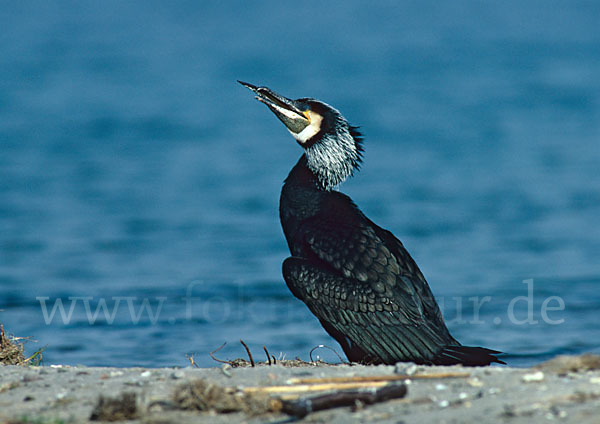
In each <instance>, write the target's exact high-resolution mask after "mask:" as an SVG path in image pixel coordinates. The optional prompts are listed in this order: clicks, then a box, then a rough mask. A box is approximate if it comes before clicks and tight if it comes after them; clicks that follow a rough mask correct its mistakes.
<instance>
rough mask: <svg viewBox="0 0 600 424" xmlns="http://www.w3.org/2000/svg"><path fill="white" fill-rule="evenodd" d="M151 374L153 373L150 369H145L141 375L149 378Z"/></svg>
mask: <svg viewBox="0 0 600 424" xmlns="http://www.w3.org/2000/svg"><path fill="white" fill-rule="evenodd" d="M151 375H152V373H151V372H150V371H144V372H143V373H141V374H140V377H143V378H148V377H150V376H151Z"/></svg>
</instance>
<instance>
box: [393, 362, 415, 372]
mask: <svg viewBox="0 0 600 424" xmlns="http://www.w3.org/2000/svg"><path fill="white" fill-rule="evenodd" d="M416 372H417V366H416V365H415V364H406V363H403V362H398V363H397V364H396V366H395V367H394V373H395V374H406V375H413V374H414V373H416Z"/></svg>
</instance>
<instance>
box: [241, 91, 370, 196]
mask: <svg viewBox="0 0 600 424" xmlns="http://www.w3.org/2000/svg"><path fill="white" fill-rule="evenodd" d="M239 83H240V84H242V85H243V86H244V87H246V88H248V89H250V90H251V91H253V92H254V93H255V94H256V99H257V100H258V101H260V102H262V103H264V104H265V105H267V106H268V107H269V109H271V111H272V112H273V113H274V114H275V116H277V118H279V120H280V121H281V122H283V124H284V125H285V126H286V128H287V129H288V131H289V132H290V133H291V134H292V136H293V137H294V138H295V139H296V141H297V142H298V144H300V146H302V148H304V151H305V156H306V161H307V164H308V167H309V168H310V170H311V171H312V172H313V173H314V174H315V176H316V177H317V179H318V181H319V183H320V184H321V186H322V187H323V188H324V189H326V190H331V189H332V188H334V187H335V186H337V185H338V184H340V183H341V182H343V181H344V180H345V179H346V178H348V177H350V176H351V175H352V174H353V173H354V170H355V169H358V168H359V166H360V162H361V156H362V152H363V148H362V137H361V134H360V133H359V132H358V130H357V128H356V127H353V126H351V125H350V124H348V121H346V118H344V117H343V116H342V115H341V114H340V112H339V111H338V110H337V109H335V108H334V107H332V106H329V105H328V104H326V103H323V102H321V101H319V100H315V99H311V98H307V97H306V98H301V99H297V100H291V99H288V98H286V97H283V96H281V95H279V94H277V93H275V92H274V91H272V90H270V89H269V88H267V87H257V86H254V85H252V84H248V83H246V82H242V81H239Z"/></svg>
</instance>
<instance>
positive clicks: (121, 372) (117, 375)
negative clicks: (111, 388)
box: [109, 371, 123, 377]
mask: <svg viewBox="0 0 600 424" xmlns="http://www.w3.org/2000/svg"><path fill="white" fill-rule="evenodd" d="M109 375H110V376H111V377H119V376H121V375H123V371H111V372H110V374H109Z"/></svg>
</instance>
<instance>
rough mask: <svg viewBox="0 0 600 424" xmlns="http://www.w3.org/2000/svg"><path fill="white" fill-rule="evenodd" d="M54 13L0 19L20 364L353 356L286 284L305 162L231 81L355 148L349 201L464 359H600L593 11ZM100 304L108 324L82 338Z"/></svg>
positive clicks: (6, 312)
mask: <svg viewBox="0 0 600 424" xmlns="http://www.w3.org/2000/svg"><path fill="white" fill-rule="evenodd" d="M59 3H60V4H59V5H57V4H55V3H54V2H42V1H40V2H12V3H10V4H5V5H4V6H3V7H2V8H1V10H0V28H1V31H0V76H1V78H0V322H1V323H3V324H4V326H5V328H6V329H7V330H8V331H10V332H12V333H14V334H16V335H18V336H31V337H32V339H33V340H32V341H30V342H29V343H28V344H27V348H26V349H27V351H28V352H29V353H31V352H33V351H34V350H36V349H38V348H40V347H44V346H45V347H46V349H45V352H44V358H45V362H46V363H64V364H86V365H115V366H130V365H145V366H171V365H182V366H183V365H186V364H188V362H187V359H186V355H194V357H195V361H196V362H197V363H198V364H200V365H202V366H211V365H215V364H216V363H215V362H214V361H213V360H212V359H210V357H209V356H208V352H209V351H212V350H214V349H217V348H218V347H219V346H220V345H221V344H222V343H224V342H227V345H226V346H225V347H224V348H223V349H222V350H221V351H219V352H218V353H217V354H216V355H217V357H220V358H221V359H227V358H229V359H232V358H235V357H242V356H245V353H244V351H243V349H242V347H241V345H240V344H239V339H244V340H245V341H246V343H247V344H248V345H249V346H250V348H251V349H252V351H253V352H254V355H255V357H257V358H258V359H261V360H262V359H264V358H263V353H262V347H263V346H267V348H268V349H269V351H270V352H271V353H272V354H274V355H275V356H280V355H281V354H283V355H285V357H287V358H294V357H296V356H299V357H300V358H302V359H305V360H306V359H309V352H310V350H311V349H312V348H313V347H314V346H317V345H319V344H327V345H330V346H332V347H335V348H336V349H337V350H338V351H340V352H341V349H339V347H338V346H337V345H336V344H335V342H334V341H333V340H331V339H330V338H329V337H328V336H327V335H326V334H325V332H324V331H323V330H322V329H321V327H320V325H319V324H318V322H317V321H316V319H315V318H313V317H312V316H311V314H310V313H309V312H308V311H307V309H306V308H305V307H304V305H303V304H302V303H301V302H299V301H297V300H296V299H295V298H293V297H292V295H291V294H290V293H289V291H288V290H287V287H286V286H285V283H284V282H283V279H282V277H281V273H280V266H281V262H282V260H283V259H284V258H285V257H286V256H287V255H288V252H287V246H286V244H285V241H284V238H283V235H282V232H281V229H280V226H279V220H278V212H277V207H278V199H279V190H280V187H281V183H282V181H283V179H284V178H285V176H286V175H287V172H288V171H289V169H290V168H291V167H292V165H293V164H295V162H296V160H297V157H298V156H299V155H300V148H299V147H298V146H297V145H296V143H295V142H294V140H293V139H292V138H291V137H290V136H289V134H288V133H287V131H286V130H285V129H284V128H283V126H282V125H281V124H280V123H279V122H278V121H277V120H276V119H275V118H274V117H273V116H272V114H271V113H270V112H269V111H268V110H267V109H266V108H265V107H264V106H263V105H261V104H259V103H257V102H256V101H254V100H253V98H252V95H251V93H250V92H248V91H247V90H246V89H244V88H243V87H241V86H239V85H238V84H237V83H236V82H235V81H236V79H242V80H245V81H249V82H252V83H255V84H264V85H268V86H270V87H271V88H273V89H275V90H277V91H279V92H281V93H282V94H284V95H287V96H289V97H304V96H312V97H316V98H319V99H322V100H324V101H326V102H328V103H330V104H333V105H335V106H336V107H337V108H338V109H340V110H341V111H342V112H343V113H344V115H345V116H346V117H347V118H348V119H349V120H350V121H351V122H352V123H353V124H355V125H360V126H361V128H362V131H363V132H364V133H365V135H366V155H365V163H364V165H363V168H362V171H361V172H360V173H359V174H358V175H357V176H356V177H355V178H353V179H352V180H350V181H348V182H347V183H345V184H344V185H343V186H342V187H341V189H342V190H343V191H344V192H346V193H348V194H349V195H351V196H352V197H353V198H354V199H355V201H356V202H357V203H358V204H359V205H360V207H361V208H362V209H363V211H364V212H365V213H366V214H367V215H368V216H369V217H370V218H371V219H373V220H374V221H375V222H377V223H378V224H380V225H381V226H383V227H385V228H388V229H390V230H391V231H393V232H394V234H396V235H397V236H398V237H399V238H401V239H402V240H403V242H404V244H405V246H406V247H407V248H408V249H409V251H410V252H411V253H412V255H413V257H414V258H415V259H416V261H417V262H418V264H419V265H420V267H421V269H422V271H423V272H424V274H425V275H426V277H427V278H428V280H429V282H430V285H431V287H432V290H433V292H434V293H435V294H436V296H437V297H438V299H439V300H440V303H441V304H442V305H441V306H442V307H443V311H444V315H445V316H446V319H447V321H448V325H449V327H450V329H451V331H452V332H453V334H454V335H455V337H456V338H458V339H459V340H461V342H463V343H464V344H473V345H481V346H487V347H490V348H494V349H498V350H502V351H505V352H509V354H508V355H507V357H506V360H507V362H509V363H510V364H512V365H516V366H525V365H529V364H533V363H536V362H539V361H541V360H543V359H546V358H548V357H551V356H553V355H556V354H559V353H579V352H588V351H593V352H598V353H600V342H598V340H600V328H599V325H598V319H597V313H598V310H599V309H600V290H599V285H600V260H599V259H600V224H599V223H600V221H599V218H598V217H599V216H600V171H599V169H600V78H599V76H600V31H598V22H600V6H599V5H598V4H597V3H594V2H579V1H537V2H536V1H533V2H520V1H504V2H496V3H491V2H486V3H482V2H477V1H453V2H447V3H445V4H440V3H439V2H433V1H431V2H430V1H418V2H403V3H397V2H378V3H376V4H375V5H371V6H369V8H368V10H366V9H365V3H363V2H358V1H344V2H339V3H336V2H328V3H323V2H312V1H309V2H303V3H302V4H301V5H300V4H294V5H292V4H288V3H285V2H275V1H273V2H260V3H255V2H251V3H247V4H246V3H243V4H241V3H238V2H231V3H229V2H175V3H171V2H169V3H166V2H151V1H137V2H135V1H134V2H117V1H103V2H86V1H72V2H67V1H65V2H59ZM530 279H531V280H533V281H532V282H527V280H530ZM523 281H526V282H525V283H524V282H523ZM529 288H531V289H532V290H531V293H529V292H528V289H529ZM486 296H489V298H488V297H486ZM518 296H522V297H521V298H518ZM552 296H556V297H552ZM470 298H474V299H470ZM57 300H60V301H61V302H62V303H63V306H64V308H65V314H66V315H65V318H66V319H63V317H62V316H61V315H60V311H59V310H58V309H57V310H55V314H54V316H52V317H50V315H51V310H52V307H53V306H55V305H56V303H55V302H57ZM474 301H476V302H477V303H478V304H481V306H480V307H479V308H478V307H475V306H474ZM86 302H87V306H88V308H89V312H88V311H86ZM102 302H106V306H107V310H108V312H113V311H114V312H115V315H114V316H113V317H111V316H110V314H109V315H108V316H104V314H103V312H102V310H98V311H99V315H98V316H96V317H95V319H94V316H93V313H94V311H96V308H97V307H98V306H99V305H102ZM144 302H147V303H146V306H148V307H149V309H142V307H143V306H144ZM43 304H45V305H46V307H47V310H46V312H47V314H48V315H47V316H44V308H43V307H42V306H43ZM511 305H512V306H511ZM544 305H545V309H544V311H542V309H543V306H544ZM561 305H562V307H561ZM71 306H72V307H73V310H72V315H71V316H70V317H69V316H68V313H69V309H70V308H71ZM159 307H160V309H159ZM140 310H141V313H140ZM132 311H133V312H134V313H133V315H132V313H131V312H132ZM149 311H150V312H152V314H149ZM542 312H545V315H544V314H543V313H542ZM90 314H91V315H90ZM137 314H139V317H138V316H137ZM50 318H51V319H50ZM138 318H139V319H138ZM47 322H48V323H47ZM316 353H317V354H319V355H320V356H321V357H322V358H323V359H326V360H332V361H337V360H338V359H337V358H336V357H335V355H334V354H333V353H331V352H328V351H327V350H323V349H321V350H320V351H318V352H316Z"/></svg>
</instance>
